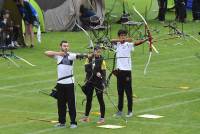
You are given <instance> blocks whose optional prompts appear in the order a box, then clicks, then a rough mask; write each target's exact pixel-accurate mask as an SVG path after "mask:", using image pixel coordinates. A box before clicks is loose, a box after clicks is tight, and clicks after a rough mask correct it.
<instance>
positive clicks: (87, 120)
mask: <svg viewBox="0 0 200 134" xmlns="http://www.w3.org/2000/svg"><path fill="white" fill-rule="evenodd" d="M79 121H80V122H83V123H86V122H90V118H89V117H87V116H85V117H83V118H81V119H80V120H79Z"/></svg>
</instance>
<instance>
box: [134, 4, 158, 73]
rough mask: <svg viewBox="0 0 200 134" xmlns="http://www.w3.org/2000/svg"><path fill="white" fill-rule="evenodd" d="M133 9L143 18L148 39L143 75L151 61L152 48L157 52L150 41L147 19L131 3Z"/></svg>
mask: <svg viewBox="0 0 200 134" xmlns="http://www.w3.org/2000/svg"><path fill="white" fill-rule="evenodd" d="M133 9H134V11H135V12H136V13H137V14H138V15H139V16H140V18H141V19H142V20H143V22H144V24H145V29H146V32H147V34H148V41H149V58H148V60H147V63H146V65H145V68H144V75H145V74H146V72H147V68H148V66H149V64H150V61H151V56H152V49H153V50H154V51H155V52H156V53H159V52H158V51H157V49H156V48H155V47H154V46H153V41H152V35H151V32H150V29H149V26H148V24H147V21H146V20H145V18H144V17H143V16H142V15H141V14H140V13H139V11H138V10H137V9H136V8H135V6H134V5H133Z"/></svg>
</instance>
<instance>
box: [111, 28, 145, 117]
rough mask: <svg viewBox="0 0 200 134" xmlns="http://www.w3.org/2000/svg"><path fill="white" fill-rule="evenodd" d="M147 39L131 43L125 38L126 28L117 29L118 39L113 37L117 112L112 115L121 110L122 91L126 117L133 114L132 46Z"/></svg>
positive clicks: (119, 112)
mask: <svg viewBox="0 0 200 134" xmlns="http://www.w3.org/2000/svg"><path fill="white" fill-rule="evenodd" d="M145 41H147V39H145V40H138V41H136V42H134V43H132V39H130V38H127V31H126V30H123V29H121V30H119V31H118V39H113V40H112V42H115V49H116V59H117V66H116V70H117V75H116V76H117V90H118V112H117V113H116V114H115V115H114V116H121V115H122V110H123V100H124V92H125V93H126V96H127V100H128V113H127V115H126V117H131V116H133V110H132V106H133V98H132V95H133V91H132V77H131V70H132V63H131V52H132V51H133V50H134V46H138V45H140V44H142V43H144V42H145Z"/></svg>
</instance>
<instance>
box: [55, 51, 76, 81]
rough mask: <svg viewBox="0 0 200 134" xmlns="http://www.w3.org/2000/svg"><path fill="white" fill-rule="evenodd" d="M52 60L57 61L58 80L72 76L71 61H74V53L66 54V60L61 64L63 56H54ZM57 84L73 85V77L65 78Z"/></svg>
mask: <svg viewBox="0 0 200 134" xmlns="http://www.w3.org/2000/svg"><path fill="white" fill-rule="evenodd" d="M54 58H55V59H56V60H57V64H58V67H57V72H58V79H60V78H63V77H66V76H70V75H73V61H74V60H75V59H76V54H74V53H68V56H67V58H66V59H65V60H64V63H61V62H62V61H63V58H64V57H63V56H54ZM57 83H60V84H71V83H74V76H72V77H69V78H65V79H62V80H58V81H57Z"/></svg>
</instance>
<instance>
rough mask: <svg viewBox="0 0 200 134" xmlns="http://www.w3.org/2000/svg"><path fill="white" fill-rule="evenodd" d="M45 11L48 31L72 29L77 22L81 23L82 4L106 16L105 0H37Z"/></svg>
mask: <svg viewBox="0 0 200 134" xmlns="http://www.w3.org/2000/svg"><path fill="white" fill-rule="evenodd" d="M36 1H37V3H38V4H39V6H40V8H41V9H42V10H43V11H44V21H45V28H46V30H47V31H71V30H72V29H73V28H74V27H75V22H77V23H79V24H80V20H79V11H80V5H82V4H83V5H84V6H86V7H89V8H92V9H93V10H95V11H96V13H97V16H98V17H100V18H104V9H105V4H104V0H36Z"/></svg>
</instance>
